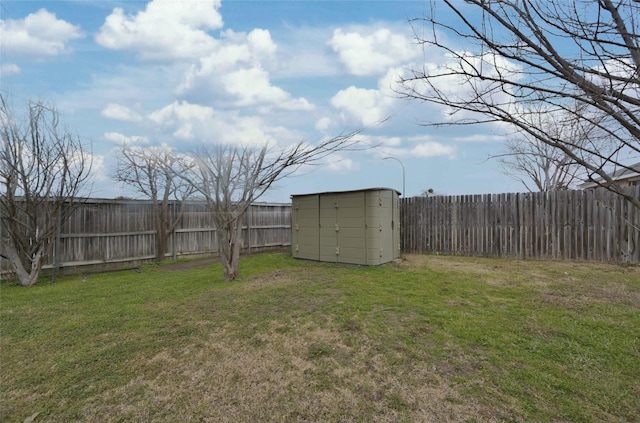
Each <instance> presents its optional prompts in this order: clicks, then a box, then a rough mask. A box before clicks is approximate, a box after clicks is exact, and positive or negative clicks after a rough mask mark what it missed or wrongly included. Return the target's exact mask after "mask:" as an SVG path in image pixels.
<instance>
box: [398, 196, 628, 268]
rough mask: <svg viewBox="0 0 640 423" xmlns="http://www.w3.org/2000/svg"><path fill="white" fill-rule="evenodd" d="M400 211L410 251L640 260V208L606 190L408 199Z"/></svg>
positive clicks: (405, 244)
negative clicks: (639, 209)
mask: <svg viewBox="0 0 640 423" xmlns="http://www.w3.org/2000/svg"><path fill="white" fill-rule="evenodd" d="M628 189H629V191H630V192H631V193H632V194H633V195H635V196H638V197H639V198H640V187H631V188H628ZM401 216H402V222H401V224H402V226H401V231H400V233H401V237H402V238H401V246H402V250H403V251H404V252H406V253H443V254H461V255H473V256H492V257H510V258H519V259H565V260H566V259H572V260H598V261H611V262H630V263H640V211H638V209H636V208H635V207H633V205H631V204H630V203H629V202H626V201H624V200H623V199H622V198H621V197H620V196H618V195H615V194H614V193H612V192H610V191H607V190H604V189H598V190H587V191H559V192H539V193H518V194H513V193H508V194H493V195H461V196H448V197H445V196H439V197H429V198H419V197H415V198H405V199H402V200H401Z"/></svg>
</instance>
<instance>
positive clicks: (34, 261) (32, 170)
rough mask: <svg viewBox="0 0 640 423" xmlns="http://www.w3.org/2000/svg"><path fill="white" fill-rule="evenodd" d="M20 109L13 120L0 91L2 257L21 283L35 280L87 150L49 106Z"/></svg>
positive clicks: (85, 175) (87, 162)
mask: <svg viewBox="0 0 640 423" xmlns="http://www.w3.org/2000/svg"><path fill="white" fill-rule="evenodd" d="M26 109H27V111H26V112H27V113H26V117H25V118H24V120H22V121H21V120H18V118H17V117H16V116H15V115H14V113H13V111H12V109H11V108H10V107H9V105H8V102H7V100H6V99H5V98H4V97H3V96H0V121H1V122H2V130H1V131H2V149H1V150H0V183H1V184H2V186H3V191H4V192H3V193H0V212H1V221H2V222H1V224H2V227H3V229H4V230H5V233H6V234H7V235H8V243H7V245H8V246H7V249H8V250H7V252H6V256H7V257H8V258H9V259H10V261H11V265H12V267H13V269H14V271H15V273H16V276H17V279H18V283H19V284H20V285H23V286H29V285H33V284H35V283H36V282H37V280H38V276H39V274H40V270H41V268H42V258H43V256H44V255H45V254H47V253H48V251H49V249H50V248H51V245H52V244H51V239H52V238H53V237H54V236H55V235H56V231H57V229H58V228H59V227H60V225H61V224H62V223H64V222H65V221H66V220H67V218H68V217H69V216H70V214H71V213H72V212H73V210H74V208H75V206H76V205H77V203H78V195H79V194H80V192H81V190H82V189H83V188H84V187H85V186H86V184H87V183H88V181H89V174H90V171H91V156H90V154H89V153H88V152H87V150H86V149H85V147H84V145H83V143H82V142H81V141H80V139H79V138H78V137H77V136H75V135H73V134H72V133H71V132H69V130H67V129H66V128H64V127H63V126H62V125H61V123H60V121H59V114H58V112H57V110H56V109H55V108H54V107H52V106H47V105H46V104H44V103H42V102H31V103H28V104H27V108H26Z"/></svg>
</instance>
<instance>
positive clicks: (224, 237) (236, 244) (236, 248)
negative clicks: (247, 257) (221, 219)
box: [218, 220, 242, 282]
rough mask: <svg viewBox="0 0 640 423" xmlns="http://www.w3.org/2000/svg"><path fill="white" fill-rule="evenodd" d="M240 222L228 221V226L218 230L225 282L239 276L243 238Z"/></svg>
mask: <svg viewBox="0 0 640 423" xmlns="http://www.w3.org/2000/svg"><path fill="white" fill-rule="evenodd" d="M238 223H239V222H238V220H234V221H232V222H228V223H227V225H226V227H223V228H220V229H219V230H218V231H219V232H218V234H219V236H218V246H219V250H220V259H221V260H222V267H223V269H224V280H225V282H230V281H232V280H234V279H235V278H237V277H238V267H239V264H240V248H241V247H242V240H241V239H240V235H241V234H242V228H241V227H240V228H238Z"/></svg>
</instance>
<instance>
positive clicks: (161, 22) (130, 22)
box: [96, 0, 223, 61]
mask: <svg viewBox="0 0 640 423" xmlns="http://www.w3.org/2000/svg"><path fill="white" fill-rule="evenodd" d="M219 8H220V0H199V1H164V0H154V1H152V2H150V3H148V4H147V7H146V8H145V10H144V11H141V12H138V13H137V14H136V15H134V16H130V15H129V16H128V15H125V13H124V11H123V10H122V9H121V8H119V7H117V8H115V9H113V12H112V13H111V15H109V16H107V18H106V20H105V22H104V24H103V25H102V27H101V28H100V32H99V33H98V34H97V35H96V42H98V44H100V45H102V46H104V47H106V48H110V49H115V50H126V51H133V52H135V53H137V54H138V56H139V57H140V59H142V60H158V61H171V60H175V59H191V58H197V57H200V56H202V55H205V54H208V53H209V52H211V51H212V49H213V48H214V47H215V46H216V43H217V41H216V40H215V38H213V37H212V36H210V35H209V34H208V33H207V32H206V31H208V30H214V29H218V28H221V27H222V25H223V22H222V16H221V15H220V13H219V12H218V9H219Z"/></svg>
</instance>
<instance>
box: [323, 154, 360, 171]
mask: <svg viewBox="0 0 640 423" xmlns="http://www.w3.org/2000/svg"><path fill="white" fill-rule="evenodd" d="M323 168H324V169H325V170H330V171H332V172H338V173H347V172H350V171H354V170H357V169H358V166H357V165H356V163H355V162H354V161H353V160H352V159H349V158H347V157H345V156H343V155H340V154H332V155H331V156H329V157H328V158H327V160H326V164H325V165H324V166H323Z"/></svg>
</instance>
